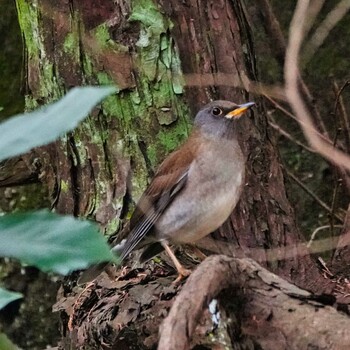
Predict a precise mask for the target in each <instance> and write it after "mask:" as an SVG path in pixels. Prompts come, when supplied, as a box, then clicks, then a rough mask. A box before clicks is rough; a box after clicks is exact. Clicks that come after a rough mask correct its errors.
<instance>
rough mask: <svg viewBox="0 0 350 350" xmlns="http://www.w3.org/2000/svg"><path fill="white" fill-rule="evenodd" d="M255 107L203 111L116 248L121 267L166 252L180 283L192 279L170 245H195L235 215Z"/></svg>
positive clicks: (218, 105) (94, 270) (87, 275)
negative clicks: (245, 135) (245, 138)
mask: <svg viewBox="0 0 350 350" xmlns="http://www.w3.org/2000/svg"><path fill="white" fill-rule="evenodd" d="M254 105H255V103H254V102H248V103H244V104H236V103H233V102H230V101H226V100H216V101H212V102H210V103H208V104H207V105H205V106H204V107H203V108H201V109H200V111H199V112H198V113H197V115H196V117H195V119H194V123H193V128H192V132H191V134H190V136H189V137H188V139H187V140H186V141H185V142H184V143H183V144H182V145H181V146H180V147H179V148H178V149H177V150H175V151H173V152H172V153H170V154H169V155H168V156H167V157H166V159H165V160H164V161H163V162H162V163H161V164H160V166H159V167H158V170H157V171H156V172H155V175H154V177H153V179H152V180H151V182H150V184H149V185H148V187H147V188H146V190H145V191H144V193H143V194H142V196H141V198H140V199H139V201H138V203H137V205H136V207H135V210H134V212H133V214H132V216H131V218H130V222H129V229H128V230H129V234H128V236H127V238H126V239H124V240H123V241H122V242H121V243H119V244H117V245H115V246H114V247H113V248H112V252H113V253H115V254H116V255H117V256H119V259H120V261H121V262H122V261H123V260H124V259H125V258H126V257H127V256H128V255H129V254H130V253H131V252H132V251H134V250H139V249H142V254H141V256H140V258H139V259H140V261H141V262H145V261H147V260H149V259H151V258H152V257H154V256H156V255H158V254H159V253H161V252H162V251H163V250H165V251H166V252H167V254H168V255H169V257H170V258H171V260H172V262H173V264H174V266H175V268H176V270H177V272H178V278H177V279H176V281H180V280H181V279H183V278H184V277H187V276H188V275H189V274H190V271H189V270H187V269H186V268H185V267H183V266H182V264H181V263H180V262H179V261H178V259H177V258H176V256H175V254H174V252H173V251H172V249H171V247H170V245H181V244H193V243H194V242H196V241H198V240H199V239H201V238H203V237H205V236H207V235H208V234H210V233H211V232H213V231H215V230H216V229H218V228H219V227H220V226H221V225H222V224H223V223H224V222H225V220H226V219H227V218H228V217H229V215H230V214H231V213H232V211H233V209H234V208H235V206H236V204H237V202H238V200H239V198H240V195H241V192H242V190H243V187H244V180H245V164H246V160H245V157H244V155H243V152H242V149H241V147H240V145H239V142H238V133H239V131H240V122H239V120H240V117H241V116H242V115H244V114H245V113H246V112H247V111H249V110H250V109H251V107H253V106H254ZM106 265H107V263H100V264H97V265H95V266H92V267H90V268H89V269H88V270H86V271H85V272H83V274H82V275H81V277H80V279H79V281H78V283H79V284H83V283H86V282H88V281H91V280H93V279H95V278H96V277H97V276H98V275H99V274H100V273H101V272H102V271H103V269H104V268H105V266H106Z"/></svg>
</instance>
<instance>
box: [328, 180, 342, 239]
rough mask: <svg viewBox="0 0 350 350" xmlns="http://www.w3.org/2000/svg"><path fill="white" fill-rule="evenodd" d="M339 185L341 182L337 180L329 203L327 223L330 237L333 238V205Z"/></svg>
mask: <svg viewBox="0 0 350 350" xmlns="http://www.w3.org/2000/svg"><path fill="white" fill-rule="evenodd" d="M340 185H341V182H340V181H339V180H338V181H336V183H335V186H334V190H333V194H332V202H331V214H330V215H329V223H330V227H331V237H333V238H334V227H335V225H334V215H335V203H336V199H337V194H338V190H339V186H340Z"/></svg>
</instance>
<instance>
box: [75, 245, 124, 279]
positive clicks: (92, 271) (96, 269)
mask: <svg viewBox="0 0 350 350" xmlns="http://www.w3.org/2000/svg"><path fill="white" fill-rule="evenodd" d="M125 242H126V240H125V239H123V240H122V241H121V242H120V243H119V244H117V245H115V246H114V247H113V248H112V249H111V251H112V253H113V254H115V255H116V256H117V257H119V256H120V255H121V252H122V251H123V249H124V246H125ZM108 265H109V262H106V261H104V262H101V263H98V264H95V265H92V266H90V267H89V268H88V269H86V270H85V271H84V272H83V273H82V274H81V275H80V277H79V279H78V281H77V284H78V285H81V284H85V283H88V282H91V281H93V280H94V279H95V278H96V277H98V276H99V275H100V274H101V273H102V272H103V271H104V270H105V268H106V267H107V266H108Z"/></svg>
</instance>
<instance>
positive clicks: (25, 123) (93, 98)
mask: <svg viewBox="0 0 350 350" xmlns="http://www.w3.org/2000/svg"><path fill="white" fill-rule="evenodd" d="M114 91H116V90H115V88H113V87H92V86H87V87H79V88H74V89H72V90H70V91H69V92H68V93H67V95H66V96H64V97H63V98H62V99H61V100H59V101H57V102H55V103H52V104H51V105H48V106H46V107H43V108H41V109H39V110H36V111H34V112H31V113H26V114H20V115H17V116H15V117H13V118H10V119H9V120H7V121H5V122H3V123H1V124H0V135H1V138H0V161H2V160H4V159H6V158H10V157H13V156H16V155H19V154H22V153H25V152H28V151H29V150H30V149H32V148H33V147H37V146H42V145H45V144H47V143H50V142H52V141H54V140H56V139H57V138H58V137H59V136H61V135H63V134H65V133H66V132H68V131H70V130H73V129H74V128H75V127H76V126H77V125H78V123H79V122H80V121H81V120H82V119H84V118H85V117H86V115H87V114H88V113H89V112H90V111H91V109H92V108H93V107H94V106H95V105H96V104H97V103H99V102H100V101H101V100H102V99H103V98H105V97H106V96H108V95H110V94H111V93H113V92H114Z"/></svg>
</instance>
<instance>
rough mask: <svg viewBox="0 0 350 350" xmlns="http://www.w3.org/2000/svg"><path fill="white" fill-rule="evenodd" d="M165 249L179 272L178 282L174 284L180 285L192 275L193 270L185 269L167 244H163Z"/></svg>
mask: <svg viewBox="0 0 350 350" xmlns="http://www.w3.org/2000/svg"><path fill="white" fill-rule="evenodd" d="M161 244H162V246H163V248H164V249H165V251H166V252H167V254H168V255H169V257H170V259H171V260H172V262H173V263H174V265H175V268H176V270H177V272H178V274H179V275H178V276H177V278H176V280H175V281H174V282H173V283H175V284H177V283H179V282H180V281H181V280H182V279H183V278H184V277H187V276H189V275H190V274H191V270H188V269H186V268H184V267H183V266H182V265H181V263H180V261H179V260H177V257H176V256H175V254H174V253H173V251H172V250H171V249H170V247H169V245H168V244H167V243H166V242H164V241H163V242H161Z"/></svg>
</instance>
